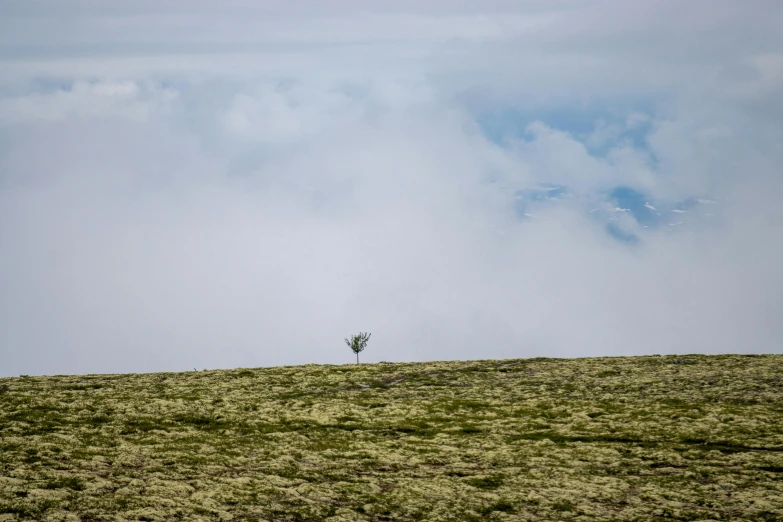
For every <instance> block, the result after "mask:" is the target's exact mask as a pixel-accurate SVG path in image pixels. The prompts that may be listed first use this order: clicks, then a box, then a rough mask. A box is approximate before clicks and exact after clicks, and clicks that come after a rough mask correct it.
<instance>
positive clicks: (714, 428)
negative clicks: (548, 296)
mask: <svg viewBox="0 0 783 522" xmlns="http://www.w3.org/2000/svg"><path fill="white" fill-rule="evenodd" d="M781 370H783V356H778V355H775V356H772V355H770V356H709V357H707V356H687V357H674V356H667V357H629V358H597V359H578V360H554V359H528V360H524V359H523V360H509V361H471V362H437V363H420V364H386V363H381V364H367V365H365V364H362V365H360V366H356V365H350V366H315V365H309V366H298V367H284V368H270V369H254V370H248V369H243V370H227V371H205V372H190V373H166V374H147V375H90V376H56V377H22V378H14V379H0V520H5V519H8V520H15V519H17V518H20V519H24V518H33V519H46V520H164V519H165V520H172V519H181V520H259V519H261V520H322V519H331V520H480V519H489V520H503V519H505V520H569V519H571V520H654V519H661V520H664V519H668V520H672V519H674V520H705V519H714V520H728V519H732V520H783V401H782V400H781V399H782V398H783V380H782V377H783V372H781ZM330 517H331V518H330Z"/></svg>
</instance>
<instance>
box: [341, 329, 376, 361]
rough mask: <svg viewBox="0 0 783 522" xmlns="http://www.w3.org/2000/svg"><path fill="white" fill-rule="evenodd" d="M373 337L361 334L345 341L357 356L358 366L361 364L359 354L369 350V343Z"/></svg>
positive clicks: (368, 334)
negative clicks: (366, 349)
mask: <svg viewBox="0 0 783 522" xmlns="http://www.w3.org/2000/svg"><path fill="white" fill-rule="evenodd" d="M371 335H372V334H370V333H362V332H359V333H358V334H357V335H352V336H351V338H350V339H345V344H347V345H348V347H349V348H350V349H351V351H353V353H355V354H356V364H359V352H363V351H364V349H365V348H367V341H369V340H370V336H371Z"/></svg>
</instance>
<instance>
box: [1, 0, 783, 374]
mask: <svg viewBox="0 0 783 522" xmlns="http://www.w3.org/2000/svg"><path fill="white" fill-rule="evenodd" d="M781 20H783V3H781V2H779V1H778V0H749V1H746V2H736V1H734V0H691V1H689V2H680V1H674V0H656V1H648V0H637V1H635V2H627V1H625V0H594V1H583V0H515V1H509V0H480V1H479V0H449V1H445V0H428V1H426V2H421V1H416V2H414V1H409V0H394V1H392V0H369V1H361V2H360V1H358V0H335V1H330V2H315V1H313V0H287V1H279V0H275V1H272V0H261V1H250V0H223V1H221V2H213V1H206V0H189V1H185V0H168V1H166V2H159V1H153V0H133V1H124V0H117V1H113V2H103V1H99V0H6V1H4V2H2V3H0V376H14V375H20V374H28V375H44V374H46V375H49V374H88V373H135V372H158V371H184V370H193V369H198V370H202V369H215V368H237V367H259V366H277V365H298V364H308V363H319V364H322V363H325V364H347V363H351V362H353V361H354V356H353V353H352V352H351V351H350V349H349V348H348V347H347V346H346V345H345V343H344V338H346V337H348V336H350V335H353V334H356V333H358V332H371V333H372V337H371V339H370V342H369V343H368V346H367V349H366V351H365V352H363V353H362V354H361V360H362V361H363V362H379V361H425V360H453V359H502V358H518V357H538V356H547V357H586V356H619V355H645V354H673V353H682V354H686V353H783V321H781V320H780V318H781V317H783V206H781V204H780V200H781V198H783V171H781V165H783V147H781V146H780V143H781V142H783V32H781V31H780V30H779V28H780V22H781Z"/></svg>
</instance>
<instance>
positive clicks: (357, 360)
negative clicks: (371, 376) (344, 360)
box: [356, 352, 359, 364]
mask: <svg viewBox="0 0 783 522" xmlns="http://www.w3.org/2000/svg"><path fill="white" fill-rule="evenodd" d="M356 364H359V352H356Z"/></svg>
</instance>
